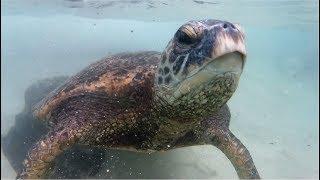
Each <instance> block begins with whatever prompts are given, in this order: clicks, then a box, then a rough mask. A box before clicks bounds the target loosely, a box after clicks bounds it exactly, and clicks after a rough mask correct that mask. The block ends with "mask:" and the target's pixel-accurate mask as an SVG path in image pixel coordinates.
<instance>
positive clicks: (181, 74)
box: [155, 20, 246, 109]
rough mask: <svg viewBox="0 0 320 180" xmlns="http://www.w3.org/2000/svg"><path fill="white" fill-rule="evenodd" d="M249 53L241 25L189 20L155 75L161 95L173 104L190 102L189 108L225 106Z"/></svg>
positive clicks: (167, 50) (172, 42) (158, 91)
mask: <svg viewBox="0 0 320 180" xmlns="http://www.w3.org/2000/svg"><path fill="white" fill-rule="evenodd" d="M245 57H246V50H245V44H244V33H243V31H242V29H241V27H240V26H239V25H237V24H232V23H230V22H226V21H220V20H202V21H189V22H187V23H186V24H184V25H182V26H181V27H180V28H179V29H178V30H177V31H176V33H175V35H174V37H173V38H172V39H171V40H170V42H169V43H168V45H167V47H166V49H165V51H164V52H163V54H162V57H161V58H162V59H161V61H160V64H159V66H158V71H157V73H156V77H155V78H156V80H155V83H156V84H155V86H156V88H157V91H156V93H157V96H158V97H160V98H162V99H163V100H165V101H166V102H168V103H170V104H180V105H181V104H189V105H185V106H186V108H190V107H188V106H192V108H193V109H203V108H200V107H198V106H201V107H202V106H206V107H209V106H210V107H211V108H215V107H221V106H222V105H223V104H225V103H226V101H227V100H228V99H229V98H230V97H231V95H232V94H233V92H234V91H235V89H236V87H237V84H238V80H239V77H240V75H241V73H242V70H243V67H244V63H245ZM195 106H197V107H195ZM179 107H180V106H179Z"/></svg>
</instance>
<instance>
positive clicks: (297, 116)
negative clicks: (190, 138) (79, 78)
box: [1, 0, 319, 179]
mask: <svg viewBox="0 0 320 180" xmlns="http://www.w3.org/2000/svg"><path fill="white" fill-rule="evenodd" d="M110 2H113V3H110ZM206 2H207V1H206ZM206 2H202V3H201V2H199V1H198V3H196V2H194V1H178V0H176V1H144V2H140V1H135V3H134V1H117V2H115V1H101V0H100V1H94V0H87V1H62V0H55V1H54V0H51V1H49V0H42V1H40V0H38V1H37V0H25V1H19V0H11V1H10V0H4V1H1V10H2V11H1V13H2V14H1V37H2V38H1V51H2V53H1V85H2V86H1V105H2V106H1V125H2V126H1V127H2V128H1V134H2V135H4V134H5V133H6V132H7V131H8V129H9V128H10V126H12V125H13V120H14V115H15V114H17V113H19V112H20V111H21V110H22V108H23V106H24V104H23V103H24V102H23V99H24V97H23V96H24V91H25V89H26V88H27V87H28V86H29V85H30V84H31V83H32V82H35V81H36V80H38V79H42V78H45V77H52V76H56V75H71V74H73V73H75V72H77V71H79V70H81V69H82V68H84V67H85V66H86V65H88V64H89V63H91V62H94V61H95V60H98V59H100V58H101V57H104V56H106V55H108V54H110V53H116V52H123V51H136V50H158V51H162V50H163V49H164V47H165V46H166V43H167V42H168V41H169V39H170V38H171V37H172V36H173V34H174V32H175V31H176V29H177V28H178V27H179V26H180V25H181V24H183V23H184V22H185V21H186V20H191V19H203V18H216V19H226V20H229V21H232V22H238V23H240V24H242V26H243V27H244V29H245V32H246V37H247V51H248V57H247V62H246V66H245V70H244V72H243V74H242V77H241V80H240V84H239V86H238V89H237V91H236V93H235V94H234V96H233V97H232V98H231V99H230V101H229V102H228V104H229V106H230V109H231V113H232V119H231V125H230V126H231V127H230V128H231V130H232V131H233V132H234V134H235V135H236V136H237V137H238V138H239V139H240V140H241V141H242V142H243V143H244V144H245V145H246V147H247V148H248V149H249V151H250V153H251V155H252V157H253V159H254V162H255V164H256V167H257V168H258V171H259V172H260V175H261V177H263V178H281V179H283V178H299V179H300V178H314V179H318V178H319V165H318V163H319V155H318V151H319V138H318V133H319V128H318V125H319V110H318V106H319V105H318V98H319V93H318V91H319V84H318V79H319V78H318V71H319V69H318V65H319V62H318V57H319V51H318V48H319V47H318V28H317V27H318V25H319V21H318V18H319V16H318V6H319V4H318V1H311V0H310V1H294V0H289V1H261V0H255V1H249V0H246V1H244V0H242V1H231V0H229V1H211V2H212V3H206ZM131 30H132V31H133V32H131ZM126 158H128V164H127V165H126V167H124V169H123V171H124V172H123V173H124V174H126V175H124V176H123V177H125V178H130V177H131V178H137V177H138V178H139V177H141V178H142V177H145V178H236V177H237V176H236V173H235V171H234V169H233V167H232V165H231V163H230V162H229V161H228V159H227V158H226V157H225V156H224V155H223V154H222V153H221V152H220V151H219V150H218V149H217V148H214V147H211V146H198V147H190V148H183V149H177V150H173V151H170V152H167V153H156V154H151V155H149V154H146V155H140V154H135V153H127V154H126ZM119 166H121V165H120V164H119ZM107 170H108V171H110V168H108V167H107V165H106V167H105V170H104V171H107ZM1 172H2V173H1V178H14V177H15V173H14V172H13V170H12V168H11V167H10V165H9V163H8V162H7V161H6V159H5V157H4V155H3V153H2V151H1Z"/></svg>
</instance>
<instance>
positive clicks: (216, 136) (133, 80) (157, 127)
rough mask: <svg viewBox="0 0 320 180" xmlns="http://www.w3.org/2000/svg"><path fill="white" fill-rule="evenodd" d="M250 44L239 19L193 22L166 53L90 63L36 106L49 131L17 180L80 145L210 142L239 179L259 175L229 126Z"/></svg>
mask: <svg viewBox="0 0 320 180" xmlns="http://www.w3.org/2000/svg"><path fill="white" fill-rule="evenodd" d="M244 43H245V41H244V32H243V31H242V29H241V27H240V26H239V25H238V24H233V23H230V22H227V21H221V20H212V19H208V20H199V21H189V22H187V23H185V24H183V25H182V26H181V27H180V28H179V29H178V30H177V31H176V33H175V34H174V36H173V38H172V39H171V40H170V41H169V43H168V45H167V47H166V48H165V50H164V51H163V53H159V52H155V51H140V52H134V53H120V54H115V55H112V56H109V57H106V58H103V59H101V60H99V61H98V62H95V63H93V64H91V65H89V66H88V67H87V68H85V69H84V70H82V71H80V72H79V73H77V74H76V75H74V76H72V77H70V78H69V79H68V80H66V81H65V82H64V83H63V84H62V85H61V86H59V87H58V88H57V89H55V90H54V91H52V92H51V93H49V94H48V96H46V98H44V99H42V100H41V101H40V102H39V103H38V104H37V105H36V106H35V107H34V112H33V113H34V115H35V116H36V117H37V118H38V119H42V120H44V119H46V122H47V123H48V124H49V126H50V127H51V130H50V131H49V132H48V133H47V134H46V135H45V136H44V137H43V138H42V139H40V140H39V141H38V142H37V143H35V145H34V147H33V148H31V149H30V150H29V152H28V155H27V157H26V159H25V160H24V169H23V171H22V172H21V173H19V175H18V178H41V177H45V174H46V171H47V170H48V169H49V168H50V167H51V166H52V162H53V161H54V159H55V158H56V157H57V156H58V155H59V154H61V153H62V152H63V151H65V150H67V149H69V148H70V147H72V146H73V145H75V144H81V145H87V146H92V147H93V146H94V147H103V148H114V149H125V150H131V151H138V152H154V151H167V150H171V149H174V148H178V147H186V146H193V145H203V144H211V145H214V146H216V147H218V148H219V149H220V150H221V151H222V152H223V153H224V154H225V155H226V156H227V157H228V158H229V160H230V161H231V163H232V164H233V166H234V168H235V170H236V172H237V174H238V176H239V178H259V174H258V171H257V170H256V168H255V166H254V163H253V160H252V158H251V156H250V154H249V151H248V150H247V149H246V147H245V146H244V145H243V144H242V143H241V142H240V141H239V140H238V139H237V138H236V137H235V136H234V135H233V134H232V133H231V131H230V130H229V128H228V126H229V120H230V112H229V109H228V107H227V105H226V102H227V101H228V100H229V99H230V97H231V96H232V94H233V93H234V91H235V90H236V87H237V85H238V81H239V78H240V75H241V73H242V70H243V67H244V64H245V58H246V50H245V44H244Z"/></svg>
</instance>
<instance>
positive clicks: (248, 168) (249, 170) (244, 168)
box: [208, 127, 260, 179]
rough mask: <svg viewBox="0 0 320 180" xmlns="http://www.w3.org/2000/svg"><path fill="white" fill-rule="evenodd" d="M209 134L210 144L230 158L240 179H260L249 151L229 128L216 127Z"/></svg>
mask: <svg viewBox="0 0 320 180" xmlns="http://www.w3.org/2000/svg"><path fill="white" fill-rule="evenodd" d="M208 133H209V136H208V137H209V138H208V141H209V142H208V143H209V144H212V145H214V146H216V147H217V148H219V149H220V150H221V151H222V152H223V153H224V154H225V155H226V156H227V157H228V159H229V160H230V161H231V163H232V165H233V167H234V168H235V170H236V172H237V174H238V176H239V178H240V179H260V176H259V173H258V171H257V169H256V167H255V165H254V163H253V160H252V158H251V155H250V153H249V151H248V150H247V148H246V147H245V146H244V145H243V144H242V143H241V141H240V140H239V139H238V138H236V136H235V135H234V134H233V133H232V132H231V131H230V130H229V129H228V128H226V127H218V128H217V127H215V128H211V129H210V130H209V132H208Z"/></svg>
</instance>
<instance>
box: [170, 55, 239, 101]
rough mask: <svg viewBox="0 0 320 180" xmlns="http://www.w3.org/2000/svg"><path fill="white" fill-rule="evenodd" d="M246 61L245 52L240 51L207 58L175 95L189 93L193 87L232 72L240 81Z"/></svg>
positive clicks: (178, 88)
mask: <svg viewBox="0 0 320 180" xmlns="http://www.w3.org/2000/svg"><path fill="white" fill-rule="evenodd" d="M244 63H245V54H244V53H241V52H239V51H234V52H231V53H226V54H224V55H222V56H219V57H217V58H206V60H205V63H204V64H203V65H202V66H201V67H199V68H198V69H196V70H194V71H193V72H191V73H190V74H189V75H188V77H186V78H185V79H184V80H183V81H182V82H180V83H179V85H178V86H177V89H176V91H175V93H174V96H175V97H179V96H181V95H182V94H186V93H189V92H190V91H191V90H192V89H194V88H196V87H199V86H202V85H203V84H206V83H207V82H211V81H214V80H215V79H217V78H221V77H223V76H224V75H226V74H232V75H233V77H234V78H235V80H236V82H237V81H238V79H239V77H240V75H241V73H242V70H243V66H244Z"/></svg>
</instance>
